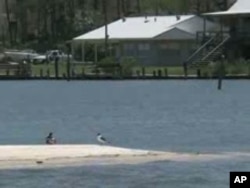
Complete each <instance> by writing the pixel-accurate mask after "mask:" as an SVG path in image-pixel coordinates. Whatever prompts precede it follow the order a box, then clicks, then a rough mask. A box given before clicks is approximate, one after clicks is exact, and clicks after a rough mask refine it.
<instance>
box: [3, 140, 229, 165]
mask: <svg viewBox="0 0 250 188" xmlns="http://www.w3.org/2000/svg"><path fill="white" fill-rule="evenodd" d="M0 153H1V155H0V169H16V168H51V167H64V166H80V165H108V164H139V163H147V162H154V161H201V160H202V161H208V160H219V159H223V158H227V157H229V155H222V154H220V155H219V154H198V153H174V152H163V151H147V150H137V149H127V148H119V147H112V146H100V145H30V146H0Z"/></svg>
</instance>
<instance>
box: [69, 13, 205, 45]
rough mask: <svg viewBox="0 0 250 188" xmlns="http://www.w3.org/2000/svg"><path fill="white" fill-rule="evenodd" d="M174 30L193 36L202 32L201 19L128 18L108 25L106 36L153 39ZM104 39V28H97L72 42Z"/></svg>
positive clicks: (181, 17)
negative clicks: (198, 31)
mask: <svg viewBox="0 0 250 188" xmlns="http://www.w3.org/2000/svg"><path fill="white" fill-rule="evenodd" d="M174 28H178V29H179V30H182V31H183V32H184V33H189V34H195V33H196V32H197V29H198V28H199V30H202V28H203V19H202V18H200V17H197V16H194V15H184V16H180V19H179V20H177V17H176V16H157V17H155V16H150V17H147V18H145V17H128V18H125V21H123V20H122V19H120V20H118V21H115V22H113V23H110V24H109V25H108V35H109V39H111V40H115V39H117V40H121V39H126V40H128V39H153V38H156V37H157V36H159V35H162V34H164V33H166V32H168V31H172V30H173V29H174ZM104 38H105V27H104V26H103V27H101V28H98V29H96V30H93V31H90V32H88V33H86V34H83V35H81V36H78V37H76V38H74V39H73V40H75V41H76V40H102V39H104Z"/></svg>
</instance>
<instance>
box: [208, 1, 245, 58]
mask: <svg viewBox="0 0 250 188" xmlns="http://www.w3.org/2000/svg"><path fill="white" fill-rule="evenodd" d="M205 16H206V17H208V18H209V17H212V18H215V19H217V20H218V21H220V22H221V23H223V24H224V25H227V26H228V27H229V28H230V32H229V35H230V40H229V41H228V43H227V44H226V53H227V54H228V59H229V60H235V59H238V58H244V59H250V53H249V48H250V1H249V0H237V1H236V2H235V3H234V4H233V5H232V6H231V7H230V8H229V9H228V10H226V11H220V12H212V13H207V14H205Z"/></svg>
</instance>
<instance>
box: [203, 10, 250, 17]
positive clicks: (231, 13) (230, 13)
mask: <svg viewBox="0 0 250 188" xmlns="http://www.w3.org/2000/svg"><path fill="white" fill-rule="evenodd" d="M238 15H241V16H249V15H250V10H242V11H220V12H211V13H205V14H203V16H238Z"/></svg>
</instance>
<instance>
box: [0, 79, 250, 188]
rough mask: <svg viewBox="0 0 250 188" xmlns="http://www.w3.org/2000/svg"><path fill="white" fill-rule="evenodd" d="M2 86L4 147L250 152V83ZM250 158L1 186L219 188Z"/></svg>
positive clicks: (47, 175)
mask: <svg viewBox="0 0 250 188" xmlns="http://www.w3.org/2000/svg"><path fill="white" fill-rule="evenodd" d="M216 88H217V82H216V81H212V80H211V81H124V82H123V81H121V82H120V81H117V82H116V81H115V82H111V81H110V82H109V81H107V82H106V81H105V82H102V81H100V82H95V81H91V82H64V81H38V82H35V81H30V82H29V81H25V82H22V81H19V82H18V81H10V82H0V90H1V92H0V99H1V103H0V133H1V136H0V144H43V143H44V137H45V136H46V135H47V134H48V132H50V131H53V132H54V134H55V136H56V138H57V140H58V142H59V143H63V144H67V143H70V144H89V143H91V144H93V143H96V140H95V135H96V133H97V132H101V133H102V134H103V135H104V136H105V137H107V138H108V139H109V140H111V142H112V143H113V144H114V145H117V146H121V147H129V148H139V149H153V150H164V151H178V152H209V153H217V152H228V151H229V152H239V151H241V152H249V151H250V149H249V145H250V136H249V135H250V134H249V133H250V118H249V111H250V102H249V96H250V86H249V81H247V80H246V81H243V80H241V81H224V82H223V90H222V91H218V90H217V89H216ZM249 162H250V159H247V158H245V159H234V160H223V161H222V160H221V161H208V162H169V161H166V162H157V163H149V164H143V165H115V166H112V165H110V166H98V165H96V166H93V165H92V166H84V167H77V168H76V167H74V168H59V169H40V170H38V169H36V170H35V169H33V170H31V169H29V170H28V169H27V170H25V169H24V170H8V171H6V170H5V171H0V187H4V188H5V187H6V188H17V187H18V188H19V187H24V188H33V187H37V188H40V187H41V188H43V187H48V186H53V187H55V188H64V187H65V188H68V187H69V188H71V187H75V188H78V187H79V188H80V187H108V188H109V187H118V188H119V187H121V188H123V187H124V188H125V187H160V188H161V187H162V188H165V187H169V188H175V187H178V188H182V187H183V188H186V187H187V188H188V187H202V188H203V187H204V188H206V187H216V188H217V187H218V188H226V187H229V186H228V177H229V171H233V170H234V171H236V170H238V171H239V170H242V171H243V170H244V171H250V165H249V164H250V163H249Z"/></svg>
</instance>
